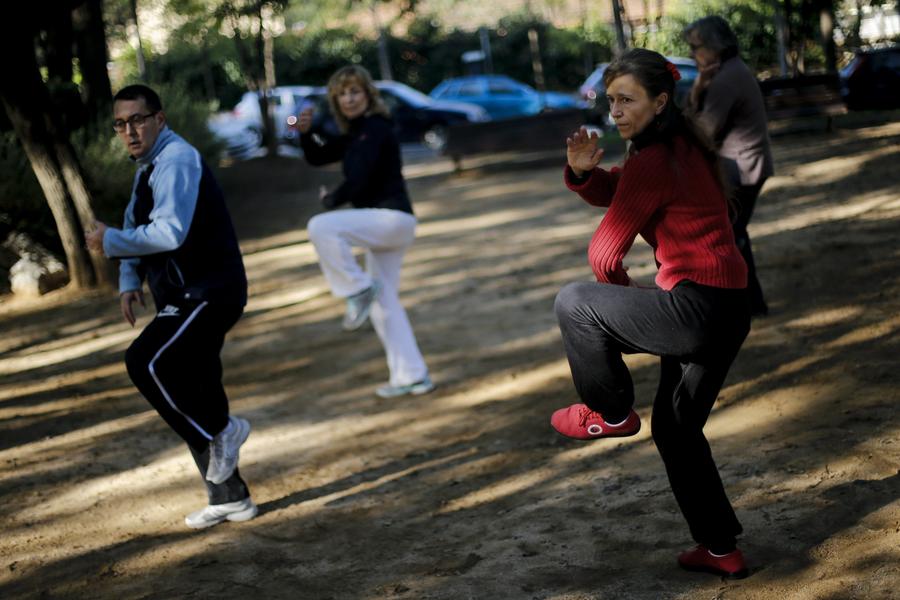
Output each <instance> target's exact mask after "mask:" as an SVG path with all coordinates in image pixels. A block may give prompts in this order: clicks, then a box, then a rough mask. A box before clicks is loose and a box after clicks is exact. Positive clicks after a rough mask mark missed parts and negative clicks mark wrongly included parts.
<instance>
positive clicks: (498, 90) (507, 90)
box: [488, 81, 525, 96]
mask: <svg viewBox="0 0 900 600" xmlns="http://www.w3.org/2000/svg"><path fill="white" fill-rule="evenodd" d="M488 94H492V95H493V94H498V95H503V96H524V95H525V90H523V89H522V88H520V87H516V86H514V85H511V84H509V83H506V82H504V81H491V82H489V83H488Z"/></svg>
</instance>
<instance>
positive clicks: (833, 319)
mask: <svg viewBox="0 0 900 600" xmlns="http://www.w3.org/2000/svg"><path fill="white" fill-rule="evenodd" d="M864 312H865V309H863V307H861V306H841V307H838V308H832V309H824V310H816V311H812V312H810V313H808V314H805V315H803V316H801V317H798V318H796V319H791V320H790V321H787V322H786V323H784V325H782V327H785V328H787V329H815V328H819V327H831V326H834V325H838V324H840V323H846V322H848V321H851V320H853V319H856V318H858V317H859V316H860V315H862V314H863V313H864Z"/></svg>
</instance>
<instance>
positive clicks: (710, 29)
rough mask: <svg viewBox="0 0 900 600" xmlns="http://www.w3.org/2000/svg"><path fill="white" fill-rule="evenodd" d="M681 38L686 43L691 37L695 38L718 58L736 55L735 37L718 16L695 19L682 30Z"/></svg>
mask: <svg viewBox="0 0 900 600" xmlns="http://www.w3.org/2000/svg"><path fill="white" fill-rule="evenodd" d="M683 36H684V39H685V40H688V41H690V40H689V39H688V38H690V37H691V36H696V37H697V38H698V39H699V41H700V43H701V44H703V46H704V47H706V48H707V49H708V50H711V51H712V52H714V53H715V54H716V55H717V56H719V57H720V58H724V57H726V56H736V55H737V54H738V41H737V36H735V35H734V31H732V30H731V27H730V26H729V25H728V21H726V20H725V19H723V18H722V17H720V16H718V15H713V16H711V17H703V18H702V19H697V20H696V21H694V22H693V23H691V24H690V25H688V26H687V27H685V28H684V32H683Z"/></svg>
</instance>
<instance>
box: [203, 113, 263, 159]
mask: <svg viewBox="0 0 900 600" xmlns="http://www.w3.org/2000/svg"><path fill="white" fill-rule="evenodd" d="M207 126H208V127H209V130H210V131H211V132H212V133H213V135H215V136H216V137H217V138H219V139H220V140H222V142H223V143H224V145H225V155H226V156H228V157H230V158H237V159H246V158H252V157H254V156H257V155H258V154H259V153H260V151H261V146H262V141H263V137H262V130H261V128H260V127H259V126H258V125H257V124H255V123H251V122H249V121H246V120H242V119H236V118H234V115H233V114H232V113H231V112H221V113H217V114H215V115H213V116H211V117H210V119H209V122H208V123H207Z"/></svg>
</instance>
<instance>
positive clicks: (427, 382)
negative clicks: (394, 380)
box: [375, 375, 434, 398]
mask: <svg viewBox="0 0 900 600" xmlns="http://www.w3.org/2000/svg"><path fill="white" fill-rule="evenodd" d="M433 389H434V384H433V383H432V382H431V377H428V376H427V375H426V376H425V379H423V380H422V381H417V382H415V383H410V384H409V385H391V384H387V385H382V386H379V387H378V388H376V389H375V394H376V395H378V396H380V397H382V398H396V397H397V396H421V395H422V394H427V393H428V392H430V391H431V390H433Z"/></svg>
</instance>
